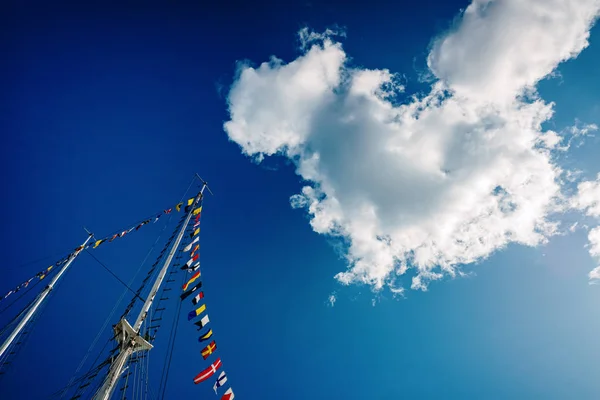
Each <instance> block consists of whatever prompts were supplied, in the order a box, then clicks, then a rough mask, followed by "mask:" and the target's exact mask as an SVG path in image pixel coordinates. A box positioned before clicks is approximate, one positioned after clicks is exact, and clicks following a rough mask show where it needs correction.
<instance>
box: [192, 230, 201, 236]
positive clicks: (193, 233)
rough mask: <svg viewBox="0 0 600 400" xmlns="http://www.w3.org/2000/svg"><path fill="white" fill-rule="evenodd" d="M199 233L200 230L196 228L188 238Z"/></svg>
mask: <svg viewBox="0 0 600 400" xmlns="http://www.w3.org/2000/svg"><path fill="white" fill-rule="evenodd" d="M199 233H200V228H196V230H195V231H194V232H192V233H191V234H190V237H194V236H196V235H197V234H199Z"/></svg>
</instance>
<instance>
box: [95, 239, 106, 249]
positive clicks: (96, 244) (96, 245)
mask: <svg viewBox="0 0 600 400" xmlns="http://www.w3.org/2000/svg"><path fill="white" fill-rule="evenodd" d="M102 242H104V239H102V240H97V241H96V243H94V248H96V247H98V246H100V245H101V244H102Z"/></svg>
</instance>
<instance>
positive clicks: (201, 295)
mask: <svg viewBox="0 0 600 400" xmlns="http://www.w3.org/2000/svg"><path fill="white" fill-rule="evenodd" d="M203 298H204V292H200V293H198V294H197V295H196V297H194V298H193V299H192V303H194V305H196V304H198V302H200V300H202V299H203Z"/></svg>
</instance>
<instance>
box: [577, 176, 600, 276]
mask: <svg viewBox="0 0 600 400" xmlns="http://www.w3.org/2000/svg"><path fill="white" fill-rule="evenodd" d="M571 205H572V207H573V208H575V209H578V210H580V211H582V212H583V213H584V214H585V215H587V216H590V217H595V218H600V174H598V177H597V179H596V180H595V181H583V182H580V183H579V184H578V185H577V193H576V194H575V195H574V196H573V197H572V198H571ZM588 251H589V252H590V255H591V256H592V257H594V258H595V259H596V260H598V261H599V262H600V226H598V227H595V228H593V229H591V230H590V231H589V233H588ZM589 278H590V281H591V283H596V282H597V281H599V280H600V266H598V267H596V268H594V269H593V270H592V271H591V272H590V273H589Z"/></svg>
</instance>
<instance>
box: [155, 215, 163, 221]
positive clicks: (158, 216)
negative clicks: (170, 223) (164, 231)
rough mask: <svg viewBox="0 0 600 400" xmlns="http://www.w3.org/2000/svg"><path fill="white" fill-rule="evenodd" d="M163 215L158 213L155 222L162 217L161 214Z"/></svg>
mask: <svg viewBox="0 0 600 400" xmlns="http://www.w3.org/2000/svg"><path fill="white" fill-rule="evenodd" d="M161 215H162V214H158V215H157V216H156V219H155V220H154V223H156V221H158V219H159V218H160V216H161Z"/></svg>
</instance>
